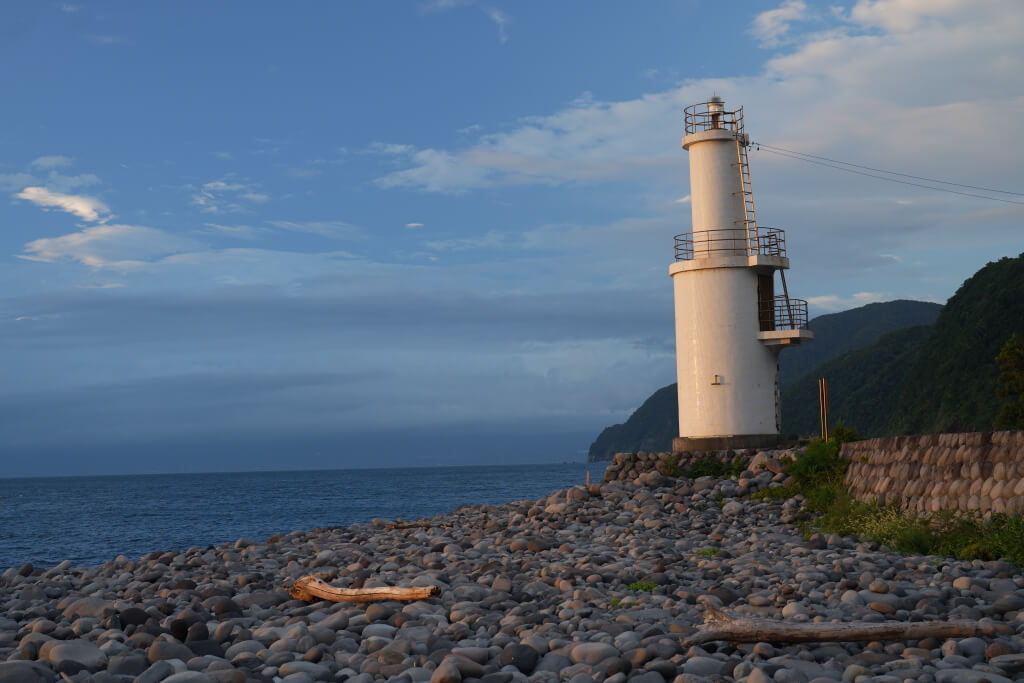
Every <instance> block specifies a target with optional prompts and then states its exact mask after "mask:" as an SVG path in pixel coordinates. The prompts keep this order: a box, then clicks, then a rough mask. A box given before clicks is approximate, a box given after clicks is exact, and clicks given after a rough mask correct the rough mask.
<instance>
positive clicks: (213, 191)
mask: <svg viewBox="0 0 1024 683" xmlns="http://www.w3.org/2000/svg"><path fill="white" fill-rule="evenodd" d="M193 189H194V188H193ZM239 200H245V201H247V202H251V203H256V204H262V203H264V202H267V201H269V200H270V197H269V196H268V195H267V194H264V193H262V192H256V191H255V188H254V186H253V185H250V184H247V183H239V182H227V181H224V180H213V181H211V182H208V183H205V184H204V185H203V186H202V187H200V188H199V189H198V191H194V192H193V194H192V203H193V204H194V205H195V206H198V207H199V209H200V211H202V212H204V213H237V212H239V211H244V210H245V207H244V206H243V205H242V204H241V203H240V201H239Z"/></svg>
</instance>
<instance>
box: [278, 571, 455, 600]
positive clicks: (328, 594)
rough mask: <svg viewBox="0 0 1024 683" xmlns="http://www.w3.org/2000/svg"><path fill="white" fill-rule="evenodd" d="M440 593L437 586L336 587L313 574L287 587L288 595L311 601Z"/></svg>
mask: <svg viewBox="0 0 1024 683" xmlns="http://www.w3.org/2000/svg"><path fill="white" fill-rule="evenodd" d="M440 594H441V589H440V588H439V587H437V586H416V587H412V588H402V587H399V586H385V587H381V588H337V587H335V586H332V585H330V584H328V583H325V582H323V581H322V580H320V579H318V578H317V577H315V576H303V577H302V578H300V579H297V580H296V581H295V584H294V585H292V587H291V588H289V589H288V595H290V596H292V597H293V598H295V599H296V600H302V601H304V602H313V601H315V600H328V601H330V602H376V601H378V600H403V601H405V600H426V599H427V598H436V597H437V596H438V595H440Z"/></svg>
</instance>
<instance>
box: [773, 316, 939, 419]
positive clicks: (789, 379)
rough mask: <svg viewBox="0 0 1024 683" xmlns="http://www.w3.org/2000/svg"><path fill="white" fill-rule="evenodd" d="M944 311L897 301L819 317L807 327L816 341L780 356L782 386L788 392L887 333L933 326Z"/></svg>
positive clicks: (786, 351)
mask: <svg viewBox="0 0 1024 683" xmlns="http://www.w3.org/2000/svg"><path fill="white" fill-rule="evenodd" d="M941 310H942V304H935V303H931V302H928V301H910V300H908V299H898V300H896V301H887V302H885V303H875V304H868V305H866V306H861V307H860V308H852V309H850V310H848V311H843V312H841V313H829V314H828V315H820V316H818V317H817V318H815V319H814V320H812V321H811V322H810V324H809V325H808V327H810V328H811V330H812V331H813V332H814V341H813V342H811V343H810V344H801V345H800V346H797V347H796V348H793V349H787V350H785V351H783V352H782V354H781V355H780V356H779V384H780V385H781V387H782V389H783V390H785V389H786V387H788V386H790V385H791V384H793V383H794V382H796V381H797V380H799V379H800V378H801V377H803V376H804V375H806V374H807V373H808V372H810V371H811V370H813V369H814V368H816V367H818V366H819V365H821V364H823V363H826V362H828V361H830V360H832V359H833V358H837V357H838V356H841V355H843V354H844V353H846V352H848V351H853V350H855V349H862V348H864V347H867V346H871V345H872V344H874V343H875V342H876V341H878V339H879V338H880V337H881V336H882V335H883V334H886V333H887V332H891V331H893V330H898V329H900V328H903V327H912V326H914V325H930V324H932V323H933V322H935V318H936V317H938V315H939V311H941ZM815 386H817V385H815ZM815 395H817V389H815ZM815 414H817V410H815Z"/></svg>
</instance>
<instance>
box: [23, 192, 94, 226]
mask: <svg viewBox="0 0 1024 683" xmlns="http://www.w3.org/2000/svg"><path fill="white" fill-rule="evenodd" d="M15 196H16V197H18V198H19V199H26V200H28V201H30V202H32V203H33V204H36V205H37V206H42V207H44V208H54V209H58V210H60V211H66V212H67V213H70V214H73V215H75V216H78V217H79V218H81V219H82V220H86V221H90V222H102V221H106V220H108V219H109V217H108V216H105V215H104V214H109V213H110V209H109V208H108V207H107V205H106V204H104V203H103V202H101V201H100V200H99V199H96V198H95V197H88V196H86V195H73V194H62V193H59V192H51V191H50V190H47V189H46V188H45V187H26V188H25V189H24V190H22V191H21V192H19V193H18V194H16V195H15Z"/></svg>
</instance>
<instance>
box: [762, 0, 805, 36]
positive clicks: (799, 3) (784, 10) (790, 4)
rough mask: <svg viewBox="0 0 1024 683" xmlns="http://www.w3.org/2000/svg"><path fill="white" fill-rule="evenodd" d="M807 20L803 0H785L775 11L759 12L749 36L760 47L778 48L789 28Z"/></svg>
mask: <svg viewBox="0 0 1024 683" xmlns="http://www.w3.org/2000/svg"><path fill="white" fill-rule="evenodd" d="M806 18H807V3H805V2H804V1H803V0H785V2H783V3H782V4H781V5H779V6H778V7H776V8H775V9H770V10H767V11H765V12H761V13H760V14H758V15H757V16H756V17H755V18H754V23H753V25H752V26H751V27H750V34H751V35H752V36H754V37H755V38H757V39H758V41H759V42H760V43H761V47H778V46H779V45H782V44H784V43H785V42H786V38H787V35H788V34H789V30H790V26H791V25H792V24H793V23H794V22H797V21H801V20H803V19H806Z"/></svg>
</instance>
